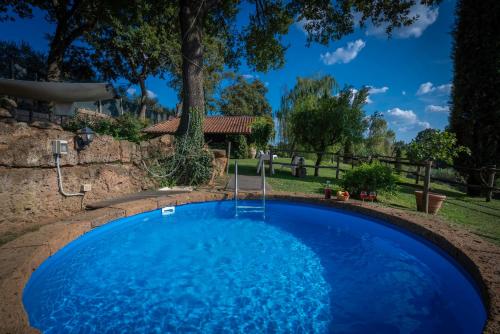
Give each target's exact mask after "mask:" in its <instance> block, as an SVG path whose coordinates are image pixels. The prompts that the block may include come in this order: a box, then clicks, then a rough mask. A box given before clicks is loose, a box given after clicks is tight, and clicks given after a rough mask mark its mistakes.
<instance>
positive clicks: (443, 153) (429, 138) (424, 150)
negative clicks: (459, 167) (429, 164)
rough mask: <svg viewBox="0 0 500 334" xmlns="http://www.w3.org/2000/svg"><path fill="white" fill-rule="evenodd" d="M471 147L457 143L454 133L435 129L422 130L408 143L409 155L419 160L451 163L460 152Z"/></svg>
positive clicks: (465, 152)
mask: <svg viewBox="0 0 500 334" xmlns="http://www.w3.org/2000/svg"><path fill="white" fill-rule="evenodd" d="M461 153H464V154H468V153H469V149H467V148H466V147H464V146H458V145H457V138H456V137H455V134H454V133H451V132H448V131H440V130H434V129H426V130H423V131H420V132H419V133H418V134H417V136H416V137H415V139H413V140H412V141H411V143H410V144H409V145H408V157H409V158H410V159H411V160H413V161H417V162H421V161H426V160H432V161H444V162H446V163H449V164H451V163H452V162H453V158H455V157H457V156H458V155H459V154H461Z"/></svg>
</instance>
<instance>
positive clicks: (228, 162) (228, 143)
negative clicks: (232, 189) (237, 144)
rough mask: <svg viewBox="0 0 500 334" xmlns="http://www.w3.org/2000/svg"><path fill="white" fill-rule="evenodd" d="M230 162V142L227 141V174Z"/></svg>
mask: <svg viewBox="0 0 500 334" xmlns="http://www.w3.org/2000/svg"><path fill="white" fill-rule="evenodd" d="M230 164H231V142H230V141H228V142H227V171H226V174H227V175H229V165H230Z"/></svg>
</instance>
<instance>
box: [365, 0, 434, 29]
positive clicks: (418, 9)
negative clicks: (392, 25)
mask: <svg viewBox="0 0 500 334" xmlns="http://www.w3.org/2000/svg"><path fill="white" fill-rule="evenodd" d="M438 15H439V8H438V7H435V8H432V7H429V6H425V5H422V4H421V3H420V2H419V3H417V4H415V5H414V6H413V7H411V9H410V13H409V14H408V17H415V22H414V23H413V24H411V25H409V26H403V27H400V28H396V29H394V31H393V35H394V36H395V37H398V38H410V37H415V38H419V37H420V36H422V34H423V33H424V31H425V29H427V28H428V27H429V26H430V25H431V24H433V23H434V22H436V20H437V18H438ZM386 28H387V25H380V26H378V27H375V26H374V25H370V26H369V27H368V29H367V31H366V35H368V36H385V35H386V32H385V30H386Z"/></svg>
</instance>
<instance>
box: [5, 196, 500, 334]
mask: <svg viewBox="0 0 500 334" xmlns="http://www.w3.org/2000/svg"><path fill="white" fill-rule="evenodd" d="M260 196H261V194H260V192H258V193H241V195H240V197H241V198H260ZM232 197H233V194H232V192H224V191H216V190H213V191H209V190H207V191H196V192H192V193H184V194H177V195H171V196H162V197H153V198H142V199H134V200H133V201H130V202H123V203H111V205H110V206H108V207H104V208H99V209H96V210H92V211H85V212H81V213H79V214H77V215H74V216H71V217H67V218H66V219H61V220H60V221H58V222H56V223H53V224H49V225H45V226H43V227H41V228H40V230H38V231H35V232H32V233H28V234H25V235H23V236H21V237H19V238H17V239H15V240H13V241H11V242H9V243H7V244H5V245H3V246H2V247H0V333H5V334H11V333H12V334H14V333H15V334H17V333H38V331H37V330H36V329H33V328H31V327H30V326H29V322H28V317H27V314H26V312H25V310H24V308H23V304H22V293H23V288H24V285H25V284H26V282H27V281H28V279H29V277H30V275H31V273H32V272H33V271H35V270H36V268H37V267H38V266H39V265H40V264H41V263H42V262H43V261H44V260H45V259H47V258H48V257H49V256H51V255H52V254H54V253H55V252H57V251H58V250H59V249H61V248H62V247H63V246H65V245H66V244H68V243H69V242H71V241H72V240H74V239H76V238H78V237H79V236H81V235H82V234H84V233H87V232H89V231H90V230H92V229H93V228H95V227H96V226H99V225H103V224H106V223H107V222H109V221H111V220H114V219H117V218H121V217H126V216H131V215H134V214H137V213H141V212H145V211H150V210H155V209H158V208H161V207H164V206H169V205H181V204H186V203H193V202H203V201H210V200H228V199H232ZM268 198H269V199H286V200H293V201H305V202H311V203H317V204H320V205H326V206H331V207H335V208H340V209H344V210H349V211H354V212H358V213H361V214H365V215H368V216H371V217H376V218H379V219H382V220H384V221H386V222H388V223H391V224H394V225H397V226H399V227H401V228H404V229H406V230H408V231H410V232H412V233H415V234H417V235H419V236H422V237H424V238H426V239H427V240H429V241H430V242H432V243H433V244H435V245H437V246H438V247H440V248H441V249H442V250H443V251H445V252H446V253H448V254H449V255H450V256H452V257H453V258H455V259H456V260H457V261H458V262H459V263H460V264H461V265H462V266H463V267H464V268H465V269H466V270H467V271H468V272H469V273H470V275H471V276H472V277H473V279H474V280H475V281H476V283H477V285H478V287H479V289H480V293H481V295H482V297H483V301H484V303H485V305H486V307H487V310H488V323H487V325H486V328H485V330H484V332H485V333H491V334H493V333H500V247H499V246H496V245H494V244H491V243H489V242H487V241H485V240H483V239H481V238H480V237H478V236H476V235H474V234H472V233H470V232H468V231H466V230H464V229H460V228H456V227H452V226H450V225H449V224H447V223H444V222H443V221H441V220H440V219H439V218H437V217H434V216H425V215H423V214H420V213H417V212H409V211H402V210H398V209H394V208H388V207H384V206H379V205H377V204H374V203H362V202H358V201H348V202H338V201H335V200H324V199H322V198H321V197H320V196H318V195H304V194H293V193H278V192H273V193H269V194H268Z"/></svg>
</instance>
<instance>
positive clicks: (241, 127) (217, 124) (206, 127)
mask: <svg viewBox="0 0 500 334" xmlns="http://www.w3.org/2000/svg"><path fill="white" fill-rule="evenodd" d="M254 120H255V117H254V116H207V117H205V120H204V122H203V132H204V133H205V134H216V133H222V134H243V135H249V134H250V133H251V132H252V131H251V129H250V124H251V123H252V122H253V121H254ZM179 121H180V118H178V117H176V118H171V119H169V120H166V121H163V122H160V123H158V124H155V125H153V126H150V127H149V128H146V129H144V132H146V133H152V134H174V133H175V132H176V131H177V128H178V127H179Z"/></svg>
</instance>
